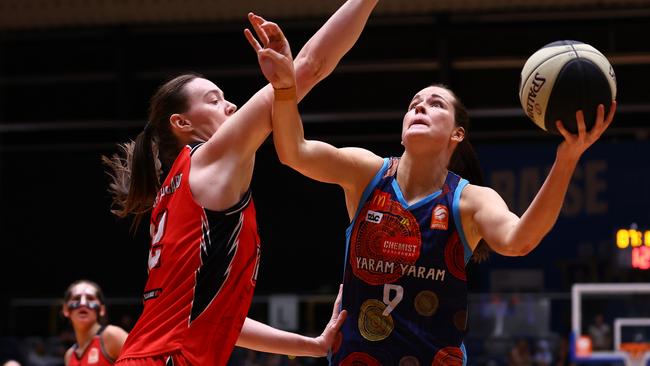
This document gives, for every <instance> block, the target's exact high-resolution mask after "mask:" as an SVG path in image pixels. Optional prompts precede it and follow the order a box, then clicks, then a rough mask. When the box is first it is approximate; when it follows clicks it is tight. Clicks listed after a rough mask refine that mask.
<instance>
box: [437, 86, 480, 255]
mask: <svg viewBox="0 0 650 366" xmlns="http://www.w3.org/2000/svg"><path fill="white" fill-rule="evenodd" d="M431 86H434V87H438V88H442V89H445V90H446V91H448V92H449V94H451V95H452V96H453V97H454V100H453V101H452V105H453V106H454V120H455V124H456V126H457V127H462V128H463V129H465V138H464V139H463V141H461V142H460V143H459V144H458V145H456V149H455V150H454V153H453V154H452V155H451V158H450V159H449V164H448V165H447V169H449V170H451V171H452V172H454V173H456V174H458V175H460V176H461V177H463V178H465V179H467V180H468V181H469V182H471V183H472V184H476V185H481V186H482V185H484V184H485V183H484V180H483V171H482V170H481V165H480V163H479V160H478V156H477V155H476V151H475V150H474V147H472V144H471V143H470V142H469V139H468V137H469V136H468V134H469V113H468V112H467V108H466V107H465V105H464V104H463V102H461V100H460V99H459V98H458V96H457V95H456V94H455V93H454V92H453V91H451V89H449V87H447V86H446V85H444V84H433V85H431ZM489 254H490V247H489V246H488V245H487V243H486V242H485V240H483V239H481V241H479V243H478V245H477V246H476V248H474V253H473V254H472V259H473V260H474V261H475V262H482V261H484V260H486V259H487V258H488V256H489Z"/></svg>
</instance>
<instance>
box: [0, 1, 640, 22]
mask: <svg viewBox="0 0 650 366" xmlns="http://www.w3.org/2000/svg"><path fill="white" fill-rule="evenodd" d="M341 3H342V1H340V0H339V1H332V0H307V1H305V0H274V1H268V0H217V1H214V0H213V1H209V0H0V29H34V28H52V27H54V28H56V27H75V26H97V25H113V24H142V23H187V22H210V21H227V20H235V19H241V17H242V16H243V15H244V14H246V13H247V12H249V11H255V12H257V13H259V14H264V15H265V16H267V17H272V18H303V17H323V16H327V15H329V14H331V12H332V11H334V10H335V9H336V8H337V7H338V6H339V5H340V4H341ZM584 10H589V11H597V10H601V11H620V12H629V11H634V12H637V11H639V10H645V11H648V10H650V0H439V1H432V0H382V1H380V4H379V6H378V8H377V9H376V13H377V14H383V15H418V14H420V15H421V14H422V13H434V12H451V13H483V12H491V13H493V12H532V15H533V16H534V14H535V12H537V11H544V12H545V13H547V12H549V11H551V12H553V11H554V12H559V13H556V15H558V16H560V15H561V12H564V11H584Z"/></svg>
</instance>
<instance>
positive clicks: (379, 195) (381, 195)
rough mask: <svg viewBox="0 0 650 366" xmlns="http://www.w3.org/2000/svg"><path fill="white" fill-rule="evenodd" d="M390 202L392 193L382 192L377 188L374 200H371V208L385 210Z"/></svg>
mask: <svg viewBox="0 0 650 366" xmlns="http://www.w3.org/2000/svg"><path fill="white" fill-rule="evenodd" d="M389 202H390V193H388V192H382V191H381V190H379V189H377V190H375V192H374V194H373V196H372V200H371V201H370V207H369V209H370V210H385V208H386V207H387V205H388V203H389Z"/></svg>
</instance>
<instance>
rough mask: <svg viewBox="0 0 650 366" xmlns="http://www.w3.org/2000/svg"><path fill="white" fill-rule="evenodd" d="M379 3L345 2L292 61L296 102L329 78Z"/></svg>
mask: <svg viewBox="0 0 650 366" xmlns="http://www.w3.org/2000/svg"><path fill="white" fill-rule="evenodd" d="M377 2H378V0H348V1H347V2H346V3H345V4H343V5H342V6H341V7H340V8H339V9H338V10H337V11H336V12H335V13H334V14H333V15H332V16H331V17H330V18H329V19H328V20H327V22H326V23H325V24H324V25H323V26H322V27H321V28H320V29H319V30H318V31H317V32H316V33H315V34H314V35H313V36H312V37H311V38H310V39H309V41H308V42H307V43H306V44H305V46H304V47H303V48H302V50H300V52H299V53H298V56H296V59H295V63H294V64H295V69H296V78H297V93H298V100H301V99H302V98H303V97H304V96H305V95H306V94H307V92H309V90H311V88H313V87H314V85H316V84H317V83H318V82H319V81H321V80H323V79H324V78H325V77H326V76H327V75H329V74H330V73H331V72H332V71H333V70H334V68H335V67H336V65H337V64H338V63H339V61H340V60H341V58H342V57H343V55H345V54H346V53H347V52H348V51H349V50H350V49H351V48H352V46H353V45H354V44H355V42H356V41H357V39H358V38H359V36H360V35H361V31H362V30H363V28H364V26H365V25H366V21H367V20H368V17H369V16H370V13H371V12H372V10H373V9H374V7H375V5H377Z"/></svg>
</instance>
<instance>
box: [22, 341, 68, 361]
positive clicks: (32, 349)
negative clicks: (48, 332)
mask: <svg viewBox="0 0 650 366" xmlns="http://www.w3.org/2000/svg"><path fill="white" fill-rule="evenodd" d="M46 351H47V349H46V347H45V342H44V341H43V340H42V339H41V338H33V339H31V342H30V346H29V348H28V349H27V357H26V362H25V363H26V364H27V366H60V365H62V364H63V362H62V361H63V360H61V359H60V358H58V357H55V356H52V355H50V354H48V353H47V352H46Z"/></svg>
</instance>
